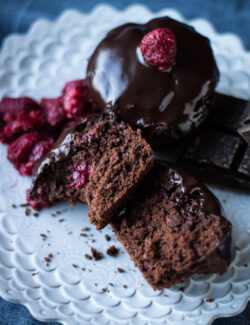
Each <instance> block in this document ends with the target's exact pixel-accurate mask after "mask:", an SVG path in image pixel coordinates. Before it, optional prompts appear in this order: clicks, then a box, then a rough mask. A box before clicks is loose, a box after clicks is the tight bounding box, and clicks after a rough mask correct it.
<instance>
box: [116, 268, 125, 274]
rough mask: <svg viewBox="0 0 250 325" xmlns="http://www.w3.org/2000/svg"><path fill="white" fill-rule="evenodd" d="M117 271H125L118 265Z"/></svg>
mask: <svg viewBox="0 0 250 325" xmlns="http://www.w3.org/2000/svg"><path fill="white" fill-rule="evenodd" d="M117 271H118V272H119V273H124V272H125V271H124V270H123V269H122V268H121V267H118V268H117Z"/></svg>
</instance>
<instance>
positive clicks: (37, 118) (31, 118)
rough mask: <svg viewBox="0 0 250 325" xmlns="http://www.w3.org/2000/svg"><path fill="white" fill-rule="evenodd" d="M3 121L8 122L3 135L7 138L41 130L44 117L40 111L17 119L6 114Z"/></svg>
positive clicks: (22, 115)
mask: <svg viewBox="0 0 250 325" xmlns="http://www.w3.org/2000/svg"><path fill="white" fill-rule="evenodd" d="M4 121H6V122H8V124H7V125H6V126H5V128H4V133H5V135H6V136H7V137H9V138H12V137H14V136H16V135H18V134H20V133H23V132H28V131H31V130H34V129H38V128H41V127H42V126H44V125H45V119H44V116H43V114H42V113H41V112H40V111H30V112H29V113H27V114H20V115H18V116H17V117H14V116H13V115H11V116H9V114H6V116H5V118H4Z"/></svg>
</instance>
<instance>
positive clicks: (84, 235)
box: [80, 233, 88, 237]
mask: <svg viewBox="0 0 250 325" xmlns="http://www.w3.org/2000/svg"><path fill="white" fill-rule="evenodd" d="M80 236H81V237H88V235H87V234H84V233H81V234H80Z"/></svg>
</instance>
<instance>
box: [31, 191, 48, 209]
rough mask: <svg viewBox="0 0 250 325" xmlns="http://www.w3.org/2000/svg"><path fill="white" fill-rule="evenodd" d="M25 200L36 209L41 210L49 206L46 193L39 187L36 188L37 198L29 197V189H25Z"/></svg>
mask: <svg viewBox="0 0 250 325" xmlns="http://www.w3.org/2000/svg"><path fill="white" fill-rule="evenodd" d="M26 201H27V203H28V204H29V205H30V206H31V207H32V208H33V209H36V210H41V209H42V208H48V207H49V203H48V202H49V200H48V194H47V193H45V192H44V191H43V193H42V191H41V189H40V188H39V189H38V193H37V198H36V199H35V200H31V199H30V190H27V191H26Z"/></svg>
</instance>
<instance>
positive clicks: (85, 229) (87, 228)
mask: <svg viewBox="0 0 250 325" xmlns="http://www.w3.org/2000/svg"><path fill="white" fill-rule="evenodd" d="M89 230H90V228H89V227H84V228H82V231H89Z"/></svg>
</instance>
